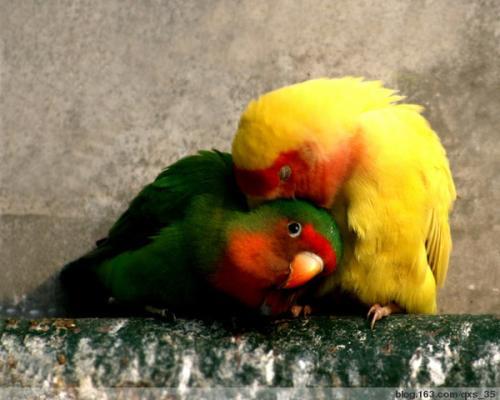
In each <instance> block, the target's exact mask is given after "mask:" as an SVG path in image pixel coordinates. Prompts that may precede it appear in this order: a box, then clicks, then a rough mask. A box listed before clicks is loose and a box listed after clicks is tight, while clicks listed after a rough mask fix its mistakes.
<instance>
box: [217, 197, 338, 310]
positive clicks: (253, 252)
mask: <svg viewBox="0 0 500 400" xmlns="http://www.w3.org/2000/svg"><path fill="white" fill-rule="evenodd" d="M226 243H227V244H226V248H225V251H224V256H223V259H222V262H221V265H220V267H219V268H218V269H217V272H216V274H215V275H214V276H213V283H214V284H215V286H216V287H218V288H219V289H220V290H222V291H224V292H226V293H228V294H230V295H232V296H233V297H236V298H238V299H239V300H240V301H241V302H242V303H244V304H246V305H247V306H250V307H251V308H261V309H262V311H265V312H267V313H269V314H278V313H281V312H284V311H286V309H287V307H288V306H289V305H290V304H286V303H287V301H288V300H289V299H291V298H292V297H293V295H294V293H295V290H296V289H297V288H300V287H303V286H304V285H306V284H307V283H308V282H310V281H311V280H313V279H314V278H315V277H317V276H324V275H328V274H331V273H332V272H333V271H334V270H335V268H336V266H337V263H338V261H339V260H340V258H341V256H342V245H341V240H340V235H339V232H338V229H337V227H336V225H335V223H334V221H333V219H332V217H331V215H330V214H329V213H328V212H326V211H324V210H321V209H319V208H316V207H315V206H313V205H311V204H309V203H307V202H304V201H292V200H277V201H273V202H269V203H266V204H264V205H261V206H260V207H257V208H255V209H253V210H252V211H251V212H249V213H247V214H243V215H242V218H240V219H238V220H236V221H235V222H234V223H231V224H230V227H229V229H228V231H227V238H226ZM275 294H279V295H278V296H275ZM269 299H272V300H269ZM279 299H281V300H279ZM278 303H279V304H278ZM264 308H266V310H264Z"/></svg>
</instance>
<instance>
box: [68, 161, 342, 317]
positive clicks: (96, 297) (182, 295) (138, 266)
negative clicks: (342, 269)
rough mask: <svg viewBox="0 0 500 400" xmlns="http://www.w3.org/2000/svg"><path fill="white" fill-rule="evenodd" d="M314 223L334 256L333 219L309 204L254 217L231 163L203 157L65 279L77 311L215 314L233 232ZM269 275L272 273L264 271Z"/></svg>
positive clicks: (137, 208)
mask: <svg viewBox="0 0 500 400" xmlns="http://www.w3.org/2000/svg"><path fill="white" fill-rule="evenodd" d="M280 218H281V219H283V218H286V219H288V220H293V221H304V222H309V223H312V224H313V225H314V226H315V228H316V229H317V230H318V231H319V232H321V233H322V234H323V235H324V236H325V237H326V238H327V239H328V240H329V241H330V243H332V246H333V247H334V248H335V250H336V253H337V257H338V258H339V259H340V254H341V242H340V238H339V236H338V230H337V227H336V225H335V223H334V222H333V220H332V219H331V216H330V215H329V214H328V213H327V212H326V211H324V210H320V209H318V208H316V207H314V206H312V205H311V204H309V203H306V202H302V201H291V200H278V201H275V202H271V203H267V204H264V205H262V206H261V207H258V208H256V209H254V210H251V211H250V210H249V209H248V207H247V204H246V200H245V198H244V197H243V195H242V194H241V192H240V191H239V189H238V188H237V185H236V182H235V179H234V175H233V164H232V160H231V156H230V155H229V154H226V153H220V152H217V151H202V152H200V153H198V154H197V155H194V156H190V157H185V158H183V159H181V160H179V161H178V162H176V163H174V164H173V165H171V166H170V167H168V168H167V169H165V170H164V171H163V172H162V173H161V174H160V175H159V176H158V177H157V178H156V179H155V181H154V182H152V183H151V184H149V185H147V186H146V187H145V188H144V189H143V190H142V191H141V192H140V193H139V195H138V196H137V197H136V198H135V199H134V200H133V201H132V202H131V204H130V206H129V208H128V209H127V210H126V211H125V213H124V214H123V215H122V216H121V217H120V218H119V219H118V220H117V222H116V223H115V224H114V225H113V226H112V227H111V229H110V231H109V234H108V237H107V238H105V239H102V240H100V241H98V243H97V247H96V248H95V249H93V250H92V251H90V252H89V253H88V254H86V255H84V256H83V257H81V258H79V259H78V260H76V261H73V262H72V263H70V264H68V265H66V266H65V268H64V269H63V271H62V274H61V279H62V281H63V285H64V286H65V287H67V289H68V291H69V292H70V298H71V300H72V303H73V305H75V304H76V305H82V306H83V309H89V310H95V309H96V308H99V307H100V306H101V305H102V304H103V303H104V302H105V301H106V299H107V298H108V297H109V296H112V297H114V298H116V299H117V300H119V301H120V302H122V303H130V304H136V305H140V304H142V305H154V306H158V307H167V308H171V309H174V310H176V311H178V310H186V309H187V310H189V309H195V308H200V306H207V307H209V304H210V301H207V299H212V298H214V297H217V294H216V293H215V292H214V289H213V288H212V287H211V286H210V284H208V277H209V276H210V275H211V274H213V272H214V268H216V266H217V263H218V262H219V261H220V260H221V258H222V257H223V255H224V251H225V246H226V245H227V239H228V236H229V234H230V233H231V232H232V231H234V230H242V229H243V230H247V231H255V232H265V231H269V230H271V229H272V228H273V227H274V225H275V223H276V222H277V221H278V219H280ZM262 267H263V268H265V267H266V266H262Z"/></svg>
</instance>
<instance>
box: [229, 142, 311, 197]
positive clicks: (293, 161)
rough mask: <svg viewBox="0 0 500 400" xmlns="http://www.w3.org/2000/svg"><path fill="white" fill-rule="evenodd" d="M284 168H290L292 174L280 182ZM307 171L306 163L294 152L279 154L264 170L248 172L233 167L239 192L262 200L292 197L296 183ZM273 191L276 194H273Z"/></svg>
mask: <svg viewBox="0 0 500 400" xmlns="http://www.w3.org/2000/svg"><path fill="white" fill-rule="evenodd" d="M284 166H288V167H290V169H291V171H292V173H291V175H290V176H289V177H288V179H286V180H284V181H282V180H281V179H280V170H281V169H282V168H283V167H284ZM307 169H308V166H307V164H306V162H305V161H304V160H302V158H301V157H300V155H299V152H298V151H296V150H293V151H288V152H285V153H281V154H280V156H279V157H278V158H277V159H276V160H275V161H274V163H273V165H271V166H270V167H268V168H265V169H257V170H248V169H243V168H238V167H236V166H235V167H234V171H235V175H236V181H237V182H238V185H239V186H240V188H241V190H242V191H243V192H244V193H245V194H247V195H248V196H256V197H264V198H270V197H271V198H272V197H278V196H279V197H293V196H294V195H295V193H294V191H295V186H296V181H297V179H298V178H299V177H300V176H305V175H306V174H307ZM278 188H279V191H277V189H278ZM275 191H276V192H277V193H273V192H275ZM273 195H274V196H273Z"/></svg>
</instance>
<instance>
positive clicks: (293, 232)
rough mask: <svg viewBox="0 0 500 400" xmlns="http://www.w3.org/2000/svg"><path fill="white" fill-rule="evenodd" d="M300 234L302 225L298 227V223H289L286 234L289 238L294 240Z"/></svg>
mask: <svg viewBox="0 0 500 400" xmlns="http://www.w3.org/2000/svg"><path fill="white" fill-rule="evenodd" d="M301 232H302V225H300V224H299V223H298V222H290V223H289V224H288V234H289V235H290V236H291V237H293V238H296V237H297V236H299V235H300V233H301Z"/></svg>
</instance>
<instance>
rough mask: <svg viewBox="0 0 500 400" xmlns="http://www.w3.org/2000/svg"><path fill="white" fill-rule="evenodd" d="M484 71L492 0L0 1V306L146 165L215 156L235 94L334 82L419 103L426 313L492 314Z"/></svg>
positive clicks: (231, 120) (54, 266) (63, 253)
mask: <svg viewBox="0 0 500 400" xmlns="http://www.w3.org/2000/svg"><path fill="white" fill-rule="evenodd" d="M499 67H500V2H498V1H494V0H491V1H488V0H483V1H474V2H472V1H458V0H440V1H423V0H421V1H410V0H408V1H396V0H388V1H383V2H382V1H349V0H343V1H326V0H325V1H317V0H310V1H296V2H292V1H287V0H281V1H273V2H269V1H240V2H234V1H229V0H220V1H144V2H136V1H118V0H116V1H115V0H110V1H104V2H102V1H74V2H58V1H44V2H38V1H14V0H13V1H7V0H0V157H1V158H0V159H1V164H0V271H1V275H0V277H1V278H0V298H1V299H2V301H3V303H6V302H12V301H14V302H16V301H19V300H20V299H22V297H23V295H25V294H27V293H29V292H30V291H33V290H34V289H36V288H37V287H38V286H39V285H40V284H42V283H43V282H44V281H45V280H46V279H48V278H49V277H50V276H51V275H52V274H53V273H54V272H55V271H57V270H58V269H59V268H60V267H61V266H62V265H63V264H64V263H65V262H67V261H69V260H71V259H72V258H74V257H76V256H78V255H80V254H81V253H82V252H84V251H86V250H87V249H89V248H90V247H91V245H92V243H93V241H94V240H95V239H97V238H99V237H100V236H101V235H102V234H104V233H105V232H106V230H107V228H109V226H110V224H111V223H112V222H113V220H114V219H115V218H116V217H117V215H118V214H119V213H120V212H121V211H123V210H124V208H125V207H126V205H127V204H128V202H129V201H130V199H131V198H132V196H134V194H135V193H136V192H137V191H138V190H139V189H140V188H141V187H142V186H143V185H144V184H145V183H147V182H148V181H150V180H151V179H153V178H154V177H155V175H156V174H157V173H158V172H159V171H160V170H161V169H162V168H163V167H164V166H166V165H168V164H169V163H171V162H172V161H174V160H176V159H178V158H179V157H181V156H184V155H186V154H189V153H192V152H194V151H196V150H197V149H203V148H211V147H216V148H219V149H221V150H229V146H230V143H231V138H232V136H233V133H234V131H235V129H236V125H237V121H238V117H239V114H240V112H241V111H242V110H243V108H244V106H245V104H246V103H247V102H248V101H249V100H250V99H251V98H252V97H255V96H256V95H258V94H259V93H262V92H264V91H267V90H269V89H272V88H275V87H279V86H283V85H287V84H290V83H293V82H297V81H301V80H305V79H308V78H311V77H319V76H330V77H338V76H342V75H346V74H350V75H359V76H365V77H367V78H370V79H373V78H375V79H381V80H383V81H384V82H386V83H387V84H388V85H389V86H392V87H394V88H397V89H400V90H401V91H402V92H403V93H404V94H406V95H407V96H408V98H409V100H410V101H412V102H418V103H421V104H423V105H424V106H425V107H426V112H425V114H426V116H427V117H428V118H429V119H430V121H431V123H432V125H433V126H434V128H435V129H436V130H437V131H438V132H439V133H440V135H441V137H442V140H443V143H444V145H445V147H446V148H447V150H448V154H449V157H450V161H451V166H452V169H453V173H454V177H455V181H456V184H457V188H458V193H459V200H458V201H457V203H456V207H455V211H454V214H453V217H452V226H453V236H454V243H455V247H454V250H453V256H452V260H451V268H450V272H449V277H448V281H447V284H446V287H445V289H444V290H443V291H442V292H441V295H440V310H441V311H442V312H447V313H462V312H471V313H479V312H498V311H499V310H500V277H499V275H500V273H499V262H500V250H499V242H500V215H499V213H498V211H499V209H498V208H499V207H498V206H499V204H500V179H499V177H498V173H499V172H500V146H499V145H498V141H499V139H500V68H499ZM39 293H41V296H42V297H43V298H44V299H50V296H51V295H52V294H51V289H50V286H49V287H48V288H46V289H43V290H41V291H40V290H39ZM38 304H39V305H40V307H45V305H44V302H43V301H42V300H40V301H39V302H38ZM3 310H4V311H5V305H4V309H3Z"/></svg>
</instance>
